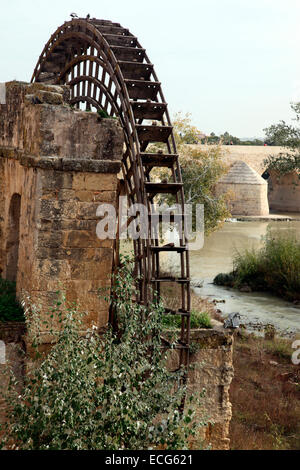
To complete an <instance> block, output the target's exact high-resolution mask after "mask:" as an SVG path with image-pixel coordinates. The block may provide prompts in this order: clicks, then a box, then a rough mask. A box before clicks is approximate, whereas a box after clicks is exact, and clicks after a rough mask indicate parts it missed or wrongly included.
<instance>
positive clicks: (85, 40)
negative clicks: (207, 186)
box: [32, 18, 190, 365]
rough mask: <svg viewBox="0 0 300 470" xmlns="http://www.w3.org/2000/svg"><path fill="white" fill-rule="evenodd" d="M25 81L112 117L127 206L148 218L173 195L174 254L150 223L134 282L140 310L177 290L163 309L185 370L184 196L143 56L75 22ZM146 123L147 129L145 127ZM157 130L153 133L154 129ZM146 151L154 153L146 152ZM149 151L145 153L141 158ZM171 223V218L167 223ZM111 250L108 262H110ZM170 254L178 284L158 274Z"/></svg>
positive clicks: (116, 30) (114, 33)
mask: <svg viewBox="0 0 300 470" xmlns="http://www.w3.org/2000/svg"><path fill="white" fill-rule="evenodd" d="M32 81H36V82H43V83H48V84H66V85H69V86H70V89H71V100H70V102H71V105H74V106H75V107H77V108H79V107H82V106H83V103H84V106H85V107H86V110H99V109H101V110H104V111H105V112H106V113H107V114H108V115H109V116H117V117H118V118H119V120H120V123H121V125H122V127H123V130H124V141H125V146H124V148H125V151H124V154H123V160H122V171H123V175H124V182H125V191H126V194H127V197H128V201H129V205H130V204H135V203H139V204H144V205H145V206H146V207H148V210H149V213H150V214H151V210H153V208H152V202H153V198H154V197H155V196H157V195H159V194H161V193H163V194H172V195H174V197H175V200H176V203H177V204H179V206H180V208H181V210H180V215H179V218H181V219H182V222H183V223H182V224H177V226H178V227H179V228H178V230H179V238H180V242H179V243H178V246H173V245H172V244H168V245H166V246H160V245H159V240H158V237H157V236H155V234H157V232H158V230H157V229H158V227H157V226H158V224H159V223H160V222H161V221H162V216H161V215H160V216H158V217H157V218H156V219H155V220H156V222H155V223H154V222H153V218H151V216H150V217H149V227H148V234H149V236H148V237H147V238H146V239H138V240H135V241H134V256H135V265H136V273H137V275H138V279H139V281H138V282H139V289H138V299H137V300H138V302H140V303H142V304H147V302H148V301H149V299H150V296H151V293H150V292H151V291H152V289H154V290H156V291H157V293H158V294H160V289H161V284H162V283H165V282H176V283H179V285H180V293H181V295H180V296H181V298H180V299H179V300H180V305H179V308H178V309H176V310H172V309H166V313H167V314H173V315H179V316H180V318H181V333H180V339H179V341H178V343H177V346H176V347H177V348H178V349H180V363H181V365H187V364H188V356H189V336H190V280H189V253H188V247H187V244H186V238H185V234H184V192H183V184H182V178H181V170H180V166H179V162H178V155H177V153H176V144H175V139H174V135H173V128H172V125H171V121H170V117H169V113H168V108H167V103H166V101H165V98H164V95H163V92H162V88H161V83H160V82H159V80H158V78H157V76H156V73H155V70H154V66H153V64H152V63H151V62H150V60H149V58H148V56H147V54H146V50H145V49H143V48H142V46H141V45H140V43H139V41H138V39H137V37H135V36H134V35H133V34H131V33H130V32H129V30H128V29H126V28H123V27H122V26H121V25H120V24H119V23H113V22H111V21H106V20H98V19H81V18H78V19H77V18H76V19H73V20H72V21H69V22H65V23H64V24H63V25H62V26H60V27H59V28H58V29H57V30H56V31H55V33H54V34H53V35H52V36H51V38H50V39H49V41H48V42H47V44H46V45H45V47H44V50H43V52H42V54H41V55H40V57H39V60H38V63H37V65H36V68H35V70H34V73H33V76H32ZM149 121H152V123H149ZM153 124H156V125H153ZM158 143H159V144H160V146H161V145H162V144H163V148H164V149H165V150H164V151H161V150H160V151H157V152H155V153H154V152H151V153H150V152H149V145H150V144H158ZM152 148H153V147H152ZM147 149H148V151H147ZM154 168H164V169H168V172H169V174H170V178H169V179H168V181H167V182H166V181H164V182H157V181H156V180H155V181H153V178H151V174H152V170H153V169H154ZM175 219H176V220H177V222H178V215H177V216H176V217H175V216H173V217H172V216H171V223H172V222H173V223H176V220H175ZM117 251H118V250H117V247H116V257H115V262H117V256H118V253H117ZM164 251H165V252H175V253H176V254H177V255H178V257H179V261H180V276H179V277H166V276H163V275H162V273H161V270H160V255H161V253H162V252H164Z"/></svg>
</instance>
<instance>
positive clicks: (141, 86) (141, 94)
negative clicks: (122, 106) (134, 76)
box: [125, 79, 160, 100]
mask: <svg viewBox="0 0 300 470" xmlns="http://www.w3.org/2000/svg"><path fill="white" fill-rule="evenodd" d="M125 83H126V86H127V90H128V95H129V98H130V99H133V100H147V99H150V100H155V98H156V96H157V93H158V91H159V89H160V82H151V81H146V80H128V79H126V80H125Z"/></svg>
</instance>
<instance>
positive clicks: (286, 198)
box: [199, 145, 300, 216]
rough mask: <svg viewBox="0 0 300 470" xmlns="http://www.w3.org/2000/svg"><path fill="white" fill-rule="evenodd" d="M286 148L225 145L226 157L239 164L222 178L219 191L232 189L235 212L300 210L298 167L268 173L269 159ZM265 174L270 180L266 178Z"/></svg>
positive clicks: (297, 211) (256, 212)
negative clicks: (277, 172) (283, 171)
mask: <svg viewBox="0 0 300 470" xmlns="http://www.w3.org/2000/svg"><path fill="white" fill-rule="evenodd" d="M199 147H200V148H201V149H204V150H205V149H206V148H207V146H205V145H201V146H199ZM284 151H285V149H284V148H283V147H269V146H266V147H264V146H250V145H232V146H231V145H223V146H222V152H223V161H224V162H225V163H226V164H227V165H228V166H230V167H232V166H233V165H235V167H234V168H233V169H232V170H230V173H228V174H227V176H226V181H223V180H222V179H221V180H222V181H221V180H220V182H219V183H218V185H217V192H218V193H220V192H221V193H222V192H226V191H230V193H231V196H232V200H231V201H230V210H231V213H232V215H243V216H248V215H253V216H265V215H268V214H269V210H270V211H271V212H272V213H300V180H299V175H298V173H297V172H296V171H294V172H292V173H288V174H286V175H284V176H279V175H278V174H276V173H275V172H271V173H270V175H264V173H265V171H266V166H265V163H264V161H265V159H266V158H268V157H269V156H270V155H279V154H280V153H281V152H284ZM245 164H246V165H247V166H248V167H247V166H246V165H245ZM249 167H250V168H249ZM253 170H254V172H253ZM255 172H256V175H255ZM231 173H232V174H231ZM251 173H252V177H251ZM262 175H264V178H265V179H266V181H267V183H268V184H266V181H263V179H262V178H261V176H262ZM267 176H268V177H267Z"/></svg>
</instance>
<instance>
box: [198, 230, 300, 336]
mask: <svg viewBox="0 0 300 470" xmlns="http://www.w3.org/2000/svg"><path fill="white" fill-rule="evenodd" d="M270 228H271V229H276V230H279V231H286V230H291V229H292V230H294V231H295V232H296V233H297V236H299V238H300V221H290V222H288V221H287V222H282V221H281V222H280V221H273V222H272V221H270V222H254V221H253V222H235V221H232V222H225V224H224V225H223V227H222V228H221V229H220V230H218V231H217V232H215V233H213V234H212V235H210V236H209V237H208V238H206V239H205V242H204V247H203V248H202V249H201V250H197V251H191V252H190V265H191V278H192V279H193V280H194V284H197V280H199V281H200V280H201V283H202V284H203V286H202V287H194V290H195V292H196V293H197V294H199V295H201V297H207V298H208V299H210V300H216V301H217V307H218V308H219V309H220V310H221V314H222V315H223V316H224V317H226V316H227V315H228V314H229V313H232V312H239V313H240V315H241V322H242V323H243V324H245V325H247V328H249V329H256V330H257V329H258V330H259V329H260V328H261V329H262V328H263V325H266V324H273V325H274V326H275V328H276V329H277V330H279V331H280V332H281V333H283V334H285V335H288V336H290V335H294V334H295V333H298V332H300V309H299V308H297V307H296V306H295V305H294V304H293V303H291V302H287V301H285V300H282V299H280V298H277V297H275V296H273V295H269V294H266V293H264V292H260V293H257V292H252V293H243V292H239V291H238V290H234V289H230V288H226V287H219V286H215V285H214V284H213V283H212V282H213V279H214V277H215V276H216V275H217V274H219V273H221V272H223V273H226V272H230V271H231V270H232V258H233V256H234V253H235V251H236V250H239V251H242V250H243V249H245V248H251V247H254V248H259V247H260V246H261V245H262V236H264V235H265V234H266V232H267V230H268V229H270ZM195 280H196V282H195ZM224 301H225V302H224Z"/></svg>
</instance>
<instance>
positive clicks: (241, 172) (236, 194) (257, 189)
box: [216, 160, 269, 216]
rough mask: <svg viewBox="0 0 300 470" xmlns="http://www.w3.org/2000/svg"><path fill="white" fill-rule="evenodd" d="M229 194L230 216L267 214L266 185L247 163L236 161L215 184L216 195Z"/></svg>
mask: <svg viewBox="0 0 300 470" xmlns="http://www.w3.org/2000/svg"><path fill="white" fill-rule="evenodd" d="M225 193H229V202H228V207H229V210H230V211H231V214H232V215H253V216H255V215H256V216H263V215H268V214H269V203H268V183H267V181H266V180H264V179H263V178H262V177H261V176H260V175H259V174H258V173H257V172H256V171H255V170H253V168H251V167H250V166H249V165H248V164H247V163H245V162H243V161H241V160H237V161H236V162H234V164H233V165H232V166H231V168H230V170H229V171H228V173H226V175H224V176H223V177H222V178H221V179H220V180H219V181H218V183H217V186H216V194H217V195H221V194H225Z"/></svg>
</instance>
